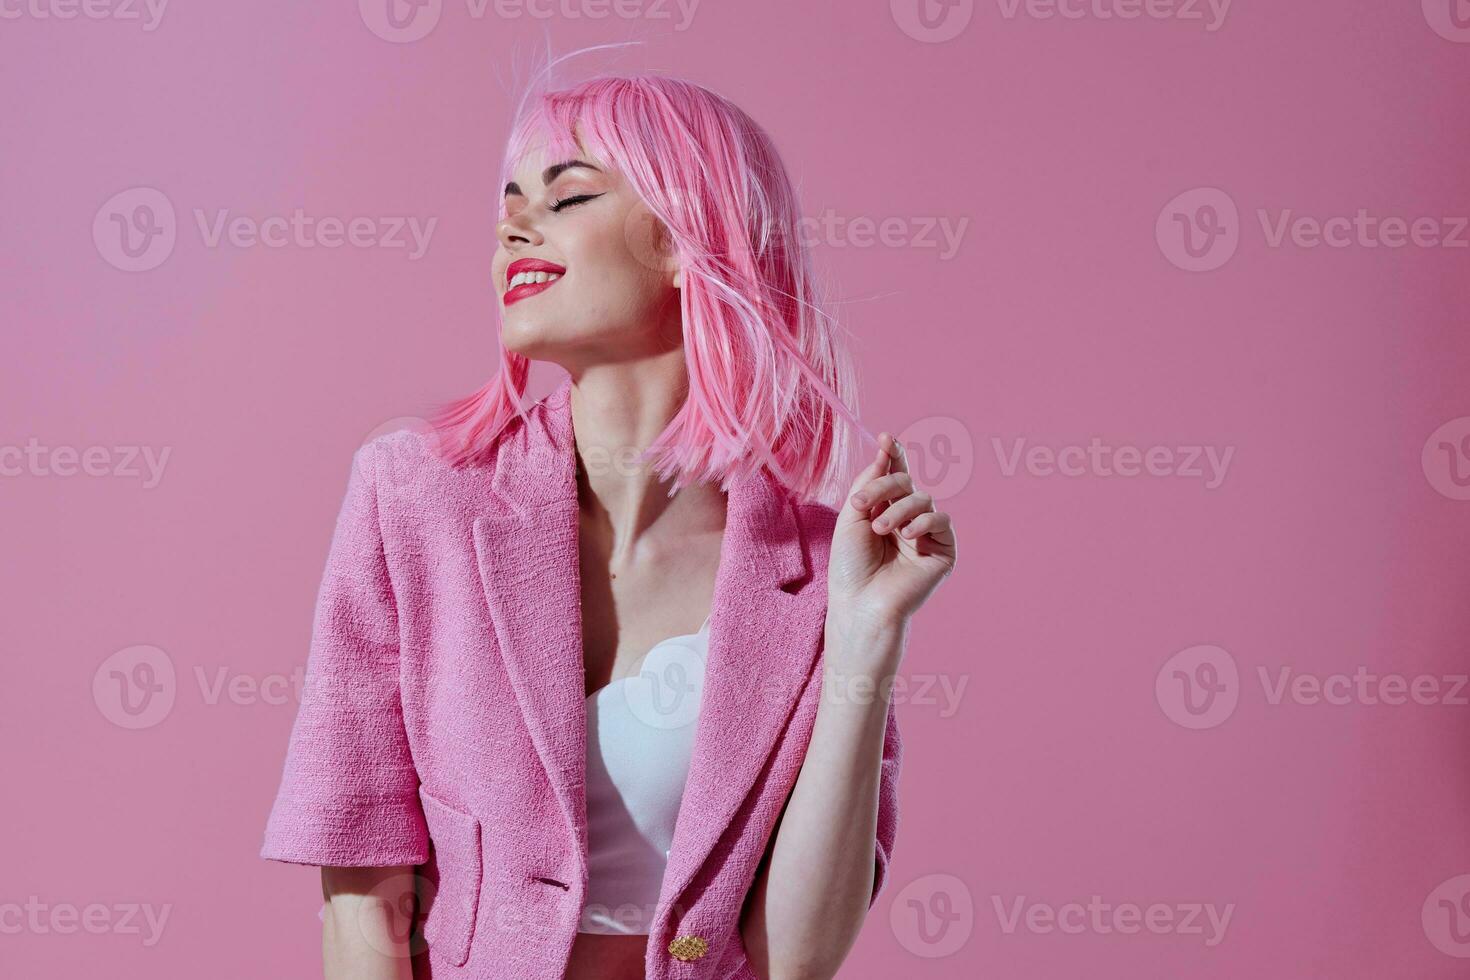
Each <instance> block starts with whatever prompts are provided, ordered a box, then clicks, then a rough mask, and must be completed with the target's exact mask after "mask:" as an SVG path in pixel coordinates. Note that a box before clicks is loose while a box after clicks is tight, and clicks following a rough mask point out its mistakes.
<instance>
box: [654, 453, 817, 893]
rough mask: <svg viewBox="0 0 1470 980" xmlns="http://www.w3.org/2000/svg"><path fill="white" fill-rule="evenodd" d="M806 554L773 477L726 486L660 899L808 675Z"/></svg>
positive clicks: (725, 808) (739, 786)
mask: <svg viewBox="0 0 1470 980" xmlns="http://www.w3.org/2000/svg"><path fill="white" fill-rule="evenodd" d="M807 564H808V563H807V560H806V556H805V551H804V549H803V547H802V540H801V528H800V525H799V523H798V521H797V518H796V513H795V510H794V508H793V506H792V504H791V502H790V500H789V498H788V497H787V496H786V494H785V492H784V491H783V490H781V489H780V488H779V486H778V485H777V483H776V482H775V480H774V478H773V477H771V476H770V474H769V473H767V472H766V471H764V470H762V471H761V472H760V473H758V474H756V475H755V476H752V477H751V478H749V479H747V480H746V481H744V482H742V483H740V484H737V485H735V486H733V487H732V488H731V489H730V493H729V501H728V512H727V518H726V522H725V537H724V541H723V543H722V546H721V553H720V567H719V571H718V573H717V574H716V580H715V597H714V611H713V614H712V616H711V618H710V633H709V637H710V639H709V653H708V661H707V662H706V664H705V681H704V692H703V695H702V697H701V701H700V709H699V718H698V721H697V722H696V724H695V735H694V751H693V756H692V759H691V761H690V767H689V777H688V781H687V782H686V783H685V786H684V797H683V801H682V802H681V804H680V807H679V817H678V820H677V822H676V823H675V826H674V843H673V847H672V848H671V850H670V852H669V863H668V865H667V868H666V869H665V872H664V882H663V887H662V890H661V892H660V896H659V905H660V907H661V908H671V907H673V906H674V903H676V902H677V901H679V899H680V898H681V897H682V895H683V894H684V891H685V889H686V888H688V887H689V886H690V884H691V883H692V882H693V881H694V878H695V876H696V874H697V873H698V872H699V870H700V869H701V868H702V867H703V866H704V863H705V862H706V861H707V860H708V859H709V857H710V855H711V853H712V852H713V851H714V850H715V848H716V846H717V845H718V843H719V841H720V838H721V837H722V836H723V834H724V832H725V829H726V828H727V827H728V826H729V825H730V823H731V821H732V820H733V819H734V818H735V816H736V813H737V811H738V810H739V809H740V806H741V804H742V803H744V802H745V800H746V798H747V797H748V796H749V795H750V792H751V789H752V787H753V786H755V784H756V782H757V780H758V779H759V777H760V775H761V772H762V771H763V770H764V769H765V766H766V762H767V760H768V759H769V757H770V755H771V752H772V750H773V748H774V747H775V745H776V743H777V741H778V739H779V738H780V736H781V734H782V732H783V731H785V728H786V724H787V721H788V720H789V718H790V717H791V713H792V710H793V708H794V706H795V705H796V702H797V700H798V698H799V696H800V694H801V692H802V689H803V688H804V687H805V685H806V684H807V682H808V680H809V678H810V675H811V669H812V664H813V663H814V662H815V660H816V658H817V654H818V651H819V649H820V646H821V638H822V631H823V625H824V623H825V622H826V615H827V602H826V599H827V596H826V590H825V589H823V588H820V586H819V582H820V577H814V576H813V575H812V569H810V568H808V567H807ZM803 584H804V585H805V587H804V588H798V586H799V585H803ZM696 897H697V896H696ZM685 904H690V903H685Z"/></svg>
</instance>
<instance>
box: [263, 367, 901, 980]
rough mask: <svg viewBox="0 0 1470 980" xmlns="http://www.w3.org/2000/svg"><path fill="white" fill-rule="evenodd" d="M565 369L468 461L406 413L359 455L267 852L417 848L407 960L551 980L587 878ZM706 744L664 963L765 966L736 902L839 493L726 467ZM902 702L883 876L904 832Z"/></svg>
mask: <svg viewBox="0 0 1470 980" xmlns="http://www.w3.org/2000/svg"><path fill="white" fill-rule="evenodd" d="M569 391H570V381H563V382H562V384H561V386H560V387H559V388H557V389H556V391H555V392H553V393H552V394H550V395H548V396H547V397H546V398H545V399H543V400H542V401H540V402H538V403H537V404H536V405H534V406H532V407H531V409H530V410H529V420H528V421H527V422H521V421H519V420H517V421H515V422H513V423H512V424H511V426H510V427H509V428H507V429H506V430H505V432H504V433H503V434H502V435H501V437H500V438H499V439H498V440H497V443H496V450H495V458H494V460H493V463H490V464H486V465H483V466H478V467H466V468H462V469H460V470H454V469H452V468H450V467H448V466H446V465H444V464H443V463H442V462H440V461H439V460H438V459H437V458H435V457H434V456H433V455H432V453H431V451H430V449H429V447H428V446H427V445H426V443H425V442H424V439H423V437H422V436H421V435H419V434H416V433H414V432H411V431H408V430H400V431H397V432H393V433H389V434H387V435H383V436H380V437H378V438H376V439H374V440H372V441H371V442H369V443H367V444H365V445H364V446H363V447H362V448H361V449H360V450H358V452H357V453H356V454H355V456H354V460H353V464H354V465H353V467H352V471H351V473H350V476H349V480H348V485H347V493H346V499H345V501H344V502H343V504H342V508H341V512H340V515H339V517H338V519H337V525H336V530H335V532H334V535H333V539H332V545H331V550H330V553H329V556H328V558H327V564H326V571H325V574H324V577H323V580H322V584H321V590H320V594H319V596H318V601H317V609H316V616H315V622H314V627H313V632H312V641H311V649H310V655H309V657H308V662H307V674H306V684H305V685H304V689H303V694H302V700H301V706H300V709H299V712H298V714H297V717H296V721H295V725H294V728H293V730H292V733H291V740H290V746H289V748H288V750H287V755H286V762H285V770H284V774H283V776H282V779H281V784H280V791H279V794H278V796H277V798H276V800H275V805H274V807H273V809H272V810H271V814H270V818H269V821H268V824H267V827H266V832H265V845H264V848H263V849H262V851H261V855H262V857H265V858H268V859H271V860H276V861H289V862H296V863H300V864H309V865H344V866H388V865H420V866H421V867H420V868H419V869H418V873H419V874H420V875H421V876H422V878H423V883H422V884H423V886H424V887H423V891H424V893H425V895H426V896H427V900H426V901H424V902H422V903H421V906H426V908H425V909H424V910H423V914H424V915H425V919H424V921H423V930H424V936H425V938H426V939H427V941H428V946H429V949H428V955H427V956H418V957H416V958H415V969H416V973H415V976H419V977H425V976H433V977H439V978H446V977H451V978H461V977H463V978H470V977H474V978H486V980H489V978H495V980H501V978H504V980H528V978H546V980H554V978H560V977H561V976H562V973H563V971H564V969H565V965H566V962H567V956H568V954H569V952H570V950H571V947H572V943H573V941H574V940H575V938H576V935H577V926H578V922H579V918H580V914H581V910H582V905H583V902H584V895H585V893H586V888H587V820H586V802H585V784H584V774H585V752H586V728H585V726H586V698H585V695H586V689H585V679H584V674H583V663H582V637H581V608H580V588H579V564H578V528H577V487H576V462H575V458H576V457H575V446H574V443H573V440H572V425H571V412H570V405H569V400H568V395H569ZM728 503H729V508H728V515H727V520H726V530H725V536H724V539H723V542H722V545H721V554H720V564H719V571H718V574H717V578H716V585H715V593H714V605H713V610H712V612H711V619H710V646H709V654H708V656H709V659H708V662H707V666H706V680H705V687H704V692H703V695H702V701H701V708H700V715H699V718H698V721H697V723H696V726H695V736H694V750H693V760H692V764H691V767H690V772H689V777H688V782H687V784H686V786H685V790H684V797H683V802H682V804H681V806H680V810H679V815H678V820H677V823H676V825H675V831H674V843H673V848H672V850H671V852H670V855H669V861H668V866H667V870H666V872H665V875H664V880H663V888H662V892H661V894H660V898H659V904H658V908H657V910H656V912H655V914H654V920H653V924H652V926H651V930H650V935H649V942H648V948H647V952H646V970H647V977H648V978H649V980H675V978H677V980H704V978H711V980H727V978H754V977H755V974H754V972H752V970H751V969H750V967H749V965H748V963H747V961H746V956H745V948H744V944H743V942H742V940H741V935H740V929H739V919H740V913H741V908H742V905H743V904H744V902H745V898H746V895H747V893H748V892H749V889H750V887H751V884H752V882H753V880H754V877H755V872H756V867H757V865H758V864H759V862H760V860H761V858H762V856H763V855H764V852H765V850H766V848H767V845H768V843H769V842H770V839H771V835H772V831H773V829H774V827H775V824H776V821H777V818H778V817H779V815H780V813H781V810H782V807H783V805H784V804H785V802H786V799H787V796H788V794H789V793H790V792H791V788H792V786H793V785H795V782H796V777H797V772H798V770H799V769H800V767H801V764H802V759H803V757H804V756H805V754H806V748H807V744H808V742H809V740H810V738H811V732H812V723H813V720H814V717H815V715H816V710H817V699H818V695H819V693H820V689H821V683H822V674H821V666H822V639H823V623H824V620H825V616H826V609H827V587H826V568H827V556H828V550H829V546H830V543H831V534H832V528H833V522H834V520H835V517H836V514H835V512H834V511H833V510H832V509H831V508H829V507H825V506H822V505H820V504H801V503H796V502H795V501H794V500H793V499H792V498H791V497H790V495H789V494H787V493H786V492H785V491H784V490H783V489H782V488H781V487H780V485H779V484H778V483H776V482H775V480H774V479H773V478H772V477H770V476H769V474H765V473H764V472H763V474H762V476H761V477H760V478H753V479H750V480H747V481H744V482H742V483H741V484H739V485H738V486H733V487H732V488H731V490H730V493H729V498H728ZM900 753H901V744H900V740H899V733H898V727H897V723H896V720H895V717H894V714H893V710H892V708H891V707H890V709H889V715H888V722H887V734H886V738H885V742H884V746H883V762H882V781H881V786H882V788H881V806H880V810H879V814H878V828H877V839H876V840H875V841H874V848H873V854H874V861H875V882H874V887H873V896H872V899H870V901H869V907H870V908H871V906H872V901H873V900H875V899H876V898H877V895H878V893H879V891H880V890H881V889H882V888H883V885H884V882H885V879H886V877H887V871H888V857H889V854H890V853H891V851H892V848H893V843H894V837H895V832H896V829H897V817H898V806H897V804H898V800H897V780H898V771H899V765H900Z"/></svg>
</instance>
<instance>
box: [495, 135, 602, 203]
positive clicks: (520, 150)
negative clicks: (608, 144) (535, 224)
mask: <svg viewBox="0 0 1470 980" xmlns="http://www.w3.org/2000/svg"><path fill="white" fill-rule="evenodd" d="M517 143H518V145H516V146H513V147H511V150H512V153H514V154H515V156H514V159H512V160H511V161H510V162H509V163H508V165H507V173H508V178H507V179H508V180H510V181H511V182H513V183H515V184H517V185H519V187H520V189H521V190H522V191H526V190H528V189H530V188H534V187H539V186H541V185H542V183H543V182H544V178H545V176H546V172H547V170H548V169H549V168H552V167H555V166H558V165H561V164H566V163H570V162H572V161H574V160H580V161H582V162H583V163H590V164H592V166H594V167H596V168H597V169H598V170H601V171H602V172H603V173H605V174H607V175H608V176H613V174H614V169H613V167H612V166H611V165H609V164H608V163H607V162H606V161H605V160H604V159H603V158H602V155H601V154H599V153H598V152H597V151H596V149H595V148H593V147H591V146H589V145H587V142H586V141H585V140H584V139H582V137H581V133H580V129H578V130H577V131H575V132H567V131H564V130H559V129H558V130H548V128H547V127H544V126H543V127H542V128H540V129H539V130H538V131H535V132H530V133H526V134H521V138H520V139H519V140H518V141H517ZM564 172H568V173H571V174H573V175H581V176H592V172H591V171H589V170H587V169H585V168H583V167H574V168H571V170H569V171H564ZM551 179H552V180H555V179H556V174H552V178H551Z"/></svg>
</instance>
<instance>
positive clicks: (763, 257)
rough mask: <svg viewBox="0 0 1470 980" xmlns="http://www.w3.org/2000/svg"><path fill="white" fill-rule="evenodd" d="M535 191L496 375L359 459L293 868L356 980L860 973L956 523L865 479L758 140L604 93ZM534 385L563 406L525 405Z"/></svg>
mask: <svg viewBox="0 0 1470 980" xmlns="http://www.w3.org/2000/svg"><path fill="white" fill-rule="evenodd" d="M505 176H506V177H507V178H508V180H507V181H506V184H505V198H504V204H503V208H502V213H501V220H500V222H499V226H498V233H499V240H500V247H499V249H498V250H497V252H496V255H495V259H494V263H493V276H494V281H495V284H496V288H497V292H498V293H499V295H500V300H501V320H502V326H501V338H502V364H501V371H500V372H499V374H498V375H497V377H496V378H495V379H494V380H492V382H491V383H490V384H488V385H487V386H486V387H485V388H484V389H482V390H481V391H479V392H477V393H475V394H474V395H473V396H471V397H469V398H466V399H464V400H463V401H461V402H459V403H456V404H454V405H451V406H449V407H448V409H447V410H446V411H445V412H443V413H442V414H441V415H440V416H439V417H438V418H436V420H435V426H434V428H433V430H432V431H430V432H425V433H418V432H410V431H407V430H402V431H399V432H395V433H391V434H389V435H386V436H382V437H380V438H378V439H375V440H373V441H372V442H370V443H368V444H367V445H365V446H364V447H363V448H362V449H361V450H359V452H358V454H357V456H356V459H355V466H354V468H353V471H352V473H351V477H350V480H349V485H348V491H347V498H346V501H345V502H344V504H343V509H342V512H341V514H340V516H339V518H338V524H337V530H336V533H335V535H334V538H333V543H332V550H331V554H330V555H329V558H328V564H327V569H326V573H325V576H324V579H323V584H322V591H321V594H320V596H319V599H318V609H317V618H316V626H315V630H314V633H313V641H312V650H311V655H310V658H309V661H308V683H307V686H306V692H305V694H304V696H303V699H302V705H301V709H300V713H299V715H298V717H297V721H296V724H295V728H294V729H293V732H292V738H291V745H290V749H289V751H288V757H287V762H286V767H285V773H284V776H283V779H282V784H281V790H280V794H279V796H278V797H277V800H276V804H275V807H274V809H273V811H272V814H271V819H270V824H269V827H268V829H267V834H266V844H265V848H264V850H263V852H262V853H263V855H264V856H265V857H267V858H272V859H275V860H282V861H292V862H297V863H304V864H312V865H319V866H321V867H322V883H323V893H324V896H325V898H326V901H327V904H326V908H325V909H324V912H323V918H324V921H325V932H324V957H325V960H326V972H327V976H328V977H331V978H347V977H351V978H354V980H363V978H379V977H382V978H388V977H395V978H398V977H409V976H435V977H484V978H502V977H503V978H516V980H521V978H526V977H545V978H556V977H563V976H565V977H569V978H589V980H590V978H600V980H624V978H636V977H644V976H647V977H650V978H655V977H657V978H664V977H678V978H704V977H710V978H719V980H723V978H727V977H741V978H749V977H830V976H832V975H833V974H834V973H835V971H836V969H837V967H838V965H839V964H840V963H841V962H842V960H843V958H844V956H845V955H846V953H847V951H848V950H849V948H850V947H851V945H852V943H853V941H854V940H855V938H856V936H857V932H858V930H859V928H860V926H861V924H862V921H863V918H864V916H865V914H866V912H867V910H868V909H869V908H870V907H871V905H872V904H873V901H874V900H875V899H876V897H877V894H878V892H879V890H880V889H881V888H882V886H883V883H884V878H885V876H886V873H887V865H888V855H889V852H890V851H891V848H892V846H893V841H894V836H895V832H896V822H897V798H896V783H897V777H898V767H899V757H900V743H899V736H898V729H897V725H896V722H895V718H894V713H893V708H892V705H891V702H890V700H889V697H888V685H887V683H886V681H887V679H889V678H891V677H892V675H893V674H894V672H895V670H896V669H897V666H898V663H899V661H900V658H901V656H902V652H903V645H904V641H905V636H906V632H907V626H908V623H909V621H910V619H911V617H912V616H913V615H914V613H915V612H916V611H917V610H918V609H919V607H920V606H921V605H922V604H923V602H924V601H925V600H926V599H927V597H928V596H929V595H930V594H931V593H932V592H933V590H934V589H935V587H936V586H937V585H938V584H939V582H940V581H941V580H942V579H943V578H944V577H945V576H946V575H947V574H948V572H949V571H950V570H951V569H952V568H953V566H954V562H955V554H956V548H955V535H954V531H953V528H952V526H951V523H950V520H949V518H948V516H947V515H945V514H943V513H940V512H937V511H936V510H935V509H934V506H933V503H932V501H931V500H930V498H929V497H928V496H927V495H925V494H924V493H923V491H922V490H918V489H916V488H915V487H914V485H913V481H912V479H911V478H910V476H909V473H908V468H907V466H906V465H905V461H904V455H903V451H902V448H901V447H900V446H899V445H898V444H897V443H896V441H895V440H893V439H892V438H890V437H889V436H888V435H886V434H884V435H883V436H882V437H880V439H879V440H878V445H877V447H876V449H875V450H874V451H873V453H872V456H871V457H870V461H869V462H868V463H867V465H866V468H865V469H863V471H862V472H861V473H860V474H859V475H858V476H857V478H856V480H854V481H852V482H851V483H850V484H848V482H847V481H845V480H843V479H842V475H843V474H842V457H843V455H844V446H845V441H844V439H843V437H842V435H841V433H840V430H839V425H838V416H839V415H841V416H843V417H844V418H846V419H849V420H853V421H855V419H854V418H853V415H852V410H851V407H850V402H851V391H850V388H851V382H850V373H851V372H850V367H849V365H848V363H847V360H846V355H845V354H844V353H843V351H842V349H841V347H840V345H839V343H838V338H837V336H836V335H835V333H834V331H833V329H832V328H831V327H830V326H829V324H828V323H827V322H826V321H825V320H823V319H822V318H821V317H820V315H819V314H818V312H817V310H816V304H815V299H814V297H813V295H812V287H811V277H810V273H809V270H808V268H807V264H806V263H807V257H806V255H805V251H804V249H803V248H802V247H801V245H800V243H799V242H798V240H797V236H796V229H797V223H798V221H799V211H798V209H797V205H796V200H795V195H794V193H793V191H792V187H791V184H790V181H789V179H788V177H787V176H786V173H785V170H784V168H783V167H782V165H781V163H780V160H779V158H778V157H777V155H776V153H775V150H774V148H773V147H772V145H771V143H770V141H769V139H768V138H767V137H766V136H765V135H764V133H763V132H762V131H761V130H760V129H759V127H757V126H756V125H755V123H754V122H752V121H751V120H750V119H749V118H748V117H747V116H746V115H745V114H744V113H742V112H741V111H740V110H739V109H737V108H736V107H734V106H733V105H731V104H730V103H728V102H726V101H725V100H723V99H721V98H719V97H718V96H716V95H714V94H712V93H710V92H708V91H706V90H704V89H702V88H699V87H698V86H695V85H692V84H689V83H686V82H680V81H676V80H671V79H667V78H662V77H635V78H618V77H603V78H598V79H594V80H592V81H590V82H586V83H583V84H581V85H579V86H577V87H575V88H573V89H570V90H565V91H560V92H551V93H546V94H542V95H539V96H537V97H535V98H533V99H531V100H529V101H528V104H527V105H526V106H525V107H524V108H523V111H522V112H521V113H520V115H519V118H518V120H517V124H516V127H515V131H514V134H513V137H512V139H511V141H510V146H509V149H508V153H507V163H506V171H505ZM532 360H541V361H549V362H552V363H554V364H556V365H558V366H560V367H561V368H563V369H565V371H566V372H567V375H568V377H567V378H566V380H564V381H562V382H561V384H560V385H559V386H558V387H557V388H556V390H555V391H554V392H552V394H550V395H548V396H547V397H546V398H544V399H543V400H542V401H540V402H538V403H536V404H535V405H533V406H531V407H530V409H529V410H526V409H525V408H523V406H522V404H521V396H522V394H523V392H524V389H525V385H526V379H527V376H528V371H529V364H530V361H532ZM844 486H845V487H846V492H845V493H843V494H842V498H841V499H840V501H834V502H835V503H837V504H839V507H838V508H834V507H832V506H828V505H827V504H826V503H824V502H823V498H824V497H826V496H833V494H832V490H833V489H834V488H838V487H844ZM415 892H417V895H415ZM419 916H422V917H423V919H424V921H423V937H424V938H426V939H427V949H426V950H425V949H423V944H422V943H420V942H417V941H416V937H417V934H416V933H415V934H411V930H410V926H411V925H412V923H413V922H414V920H415V919H416V918H417V917H419ZM419 954H423V955H419Z"/></svg>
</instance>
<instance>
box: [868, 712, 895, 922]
mask: <svg viewBox="0 0 1470 980" xmlns="http://www.w3.org/2000/svg"><path fill="white" fill-rule="evenodd" d="M902 764H903V739H902V737H901V736H900V735H899V732H898V713H897V711H896V710H895V706H894V703H893V700H892V699H891V698H890V699H889V701H888V726H887V729H886V730H885V731H884V733H883V762H882V765H881V775H880V777H879V782H878V832H877V842H876V847H875V851H874V854H875V858H874V860H875V865H874V869H873V894H872V895H871V896H870V897H869V899H868V908H870V909H871V908H872V907H873V905H874V903H876V902H877V901H878V893H879V892H881V891H882V890H883V886H884V885H885V884H887V883H888V864H889V859H890V857H891V856H892V854H893V844H894V841H895V840H897V838H898V772H899V769H900V767H901V766H902Z"/></svg>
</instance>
